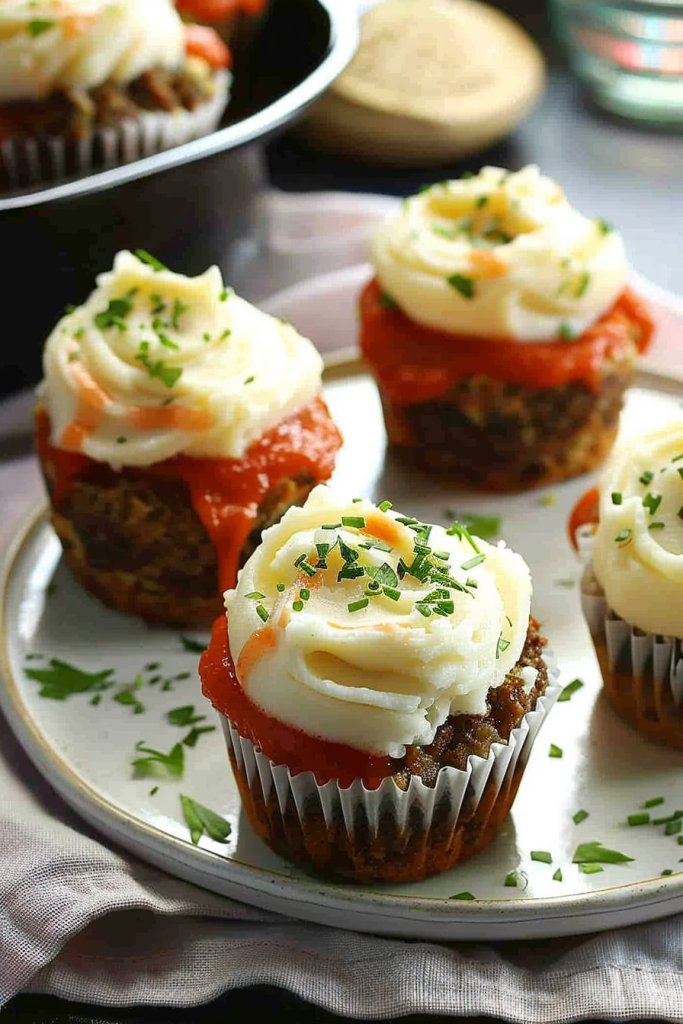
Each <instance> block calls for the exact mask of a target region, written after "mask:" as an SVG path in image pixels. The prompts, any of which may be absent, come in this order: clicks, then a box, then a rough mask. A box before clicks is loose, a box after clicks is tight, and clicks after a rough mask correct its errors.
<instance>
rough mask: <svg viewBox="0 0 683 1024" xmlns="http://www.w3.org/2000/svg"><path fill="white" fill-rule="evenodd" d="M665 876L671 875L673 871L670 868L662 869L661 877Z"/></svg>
mask: <svg viewBox="0 0 683 1024" xmlns="http://www.w3.org/2000/svg"><path fill="white" fill-rule="evenodd" d="M667 875H673V871H672V870H671V868H664V870H663V871H662V877H663V878H664V877H666V876H667Z"/></svg>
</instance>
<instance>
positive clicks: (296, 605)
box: [292, 601, 304, 612]
mask: <svg viewBox="0 0 683 1024" xmlns="http://www.w3.org/2000/svg"><path fill="white" fill-rule="evenodd" d="M303 607H304V603H303V601H294V603H293V604H292V608H293V609H294V611H295V612H300V611H302V609H303Z"/></svg>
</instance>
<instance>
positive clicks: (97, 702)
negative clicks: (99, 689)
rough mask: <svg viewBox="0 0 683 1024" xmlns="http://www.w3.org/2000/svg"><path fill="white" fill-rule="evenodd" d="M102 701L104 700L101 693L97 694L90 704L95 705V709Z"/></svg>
mask: <svg viewBox="0 0 683 1024" xmlns="http://www.w3.org/2000/svg"><path fill="white" fill-rule="evenodd" d="M101 700H102V694H101V693H96V694H95V696H94V697H93V698H92V700H91V701H90V703H91V704H93V705H94V706H95V707H97V705H98V704H99V703H100V701H101Z"/></svg>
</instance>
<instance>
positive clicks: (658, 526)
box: [648, 523, 666, 530]
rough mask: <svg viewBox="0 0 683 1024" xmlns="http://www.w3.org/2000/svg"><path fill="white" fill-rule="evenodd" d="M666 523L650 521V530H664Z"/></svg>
mask: <svg viewBox="0 0 683 1024" xmlns="http://www.w3.org/2000/svg"><path fill="white" fill-rule="evenodd" d="M665 526H666V523H650V525H649V526H648V530H663V529H664V527H665Z"/></svg>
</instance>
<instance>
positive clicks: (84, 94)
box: [0, 0, 230, 188]
mask: <svg viewBox="0 0 683 1024" xmlns="http://www.w3.org/2000/svg"><path fill="white" fill-rule="evenodd" d="M229 64H230V53H229V51H228V49H227V47H226V45H225V44H224V43H223V41H222V40H221V39H220V38H219V37H218V36H217V35H216V34H215V33H213V32H212V30H211V29H203V30H202V33H201V37H200V38H199V37H198V36H197V34H196V33H195V31H194V29H193V28H192V26H184V25H183V23H182V21H181V19H180V16H179V14H178V12H177V11H176V9H175V7H174V6H173V2H172V0H144V2H141V0H4V2H3V3H2V4H0V187H5V188H10V187H18V186H23V185H30V184H35V183H38V182H41V181H42V182H45V181H55V180H58V179H60V178H63V177H64V176H67V175H73V174H86V173H89V172H90V171H91V170H93V169H95V168H97V167H99V166H109V167H110V166H115V165H116V164H120V163H126V162H128V161H130V160H135V159H137V158H139V157H141V156H148V155H150V154H151V153H155V152H158V151H159V150H162V149H167V148H169V147H170V146H174V145H178V144H179V143H181V142H186V141H188V140H189V139H193V138H197V137H198V136H200V135H204V134H206V133H207V132H210V131H213V129H214V128H215V127H216V125H217V124H218V122H219V120H220V117H221V115H222V113H223V111H224V109H225V106H226V103H227V100H228V91H229V87H230V73H229V71H228V70H227V68H228V65H229Z"/></svg>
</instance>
